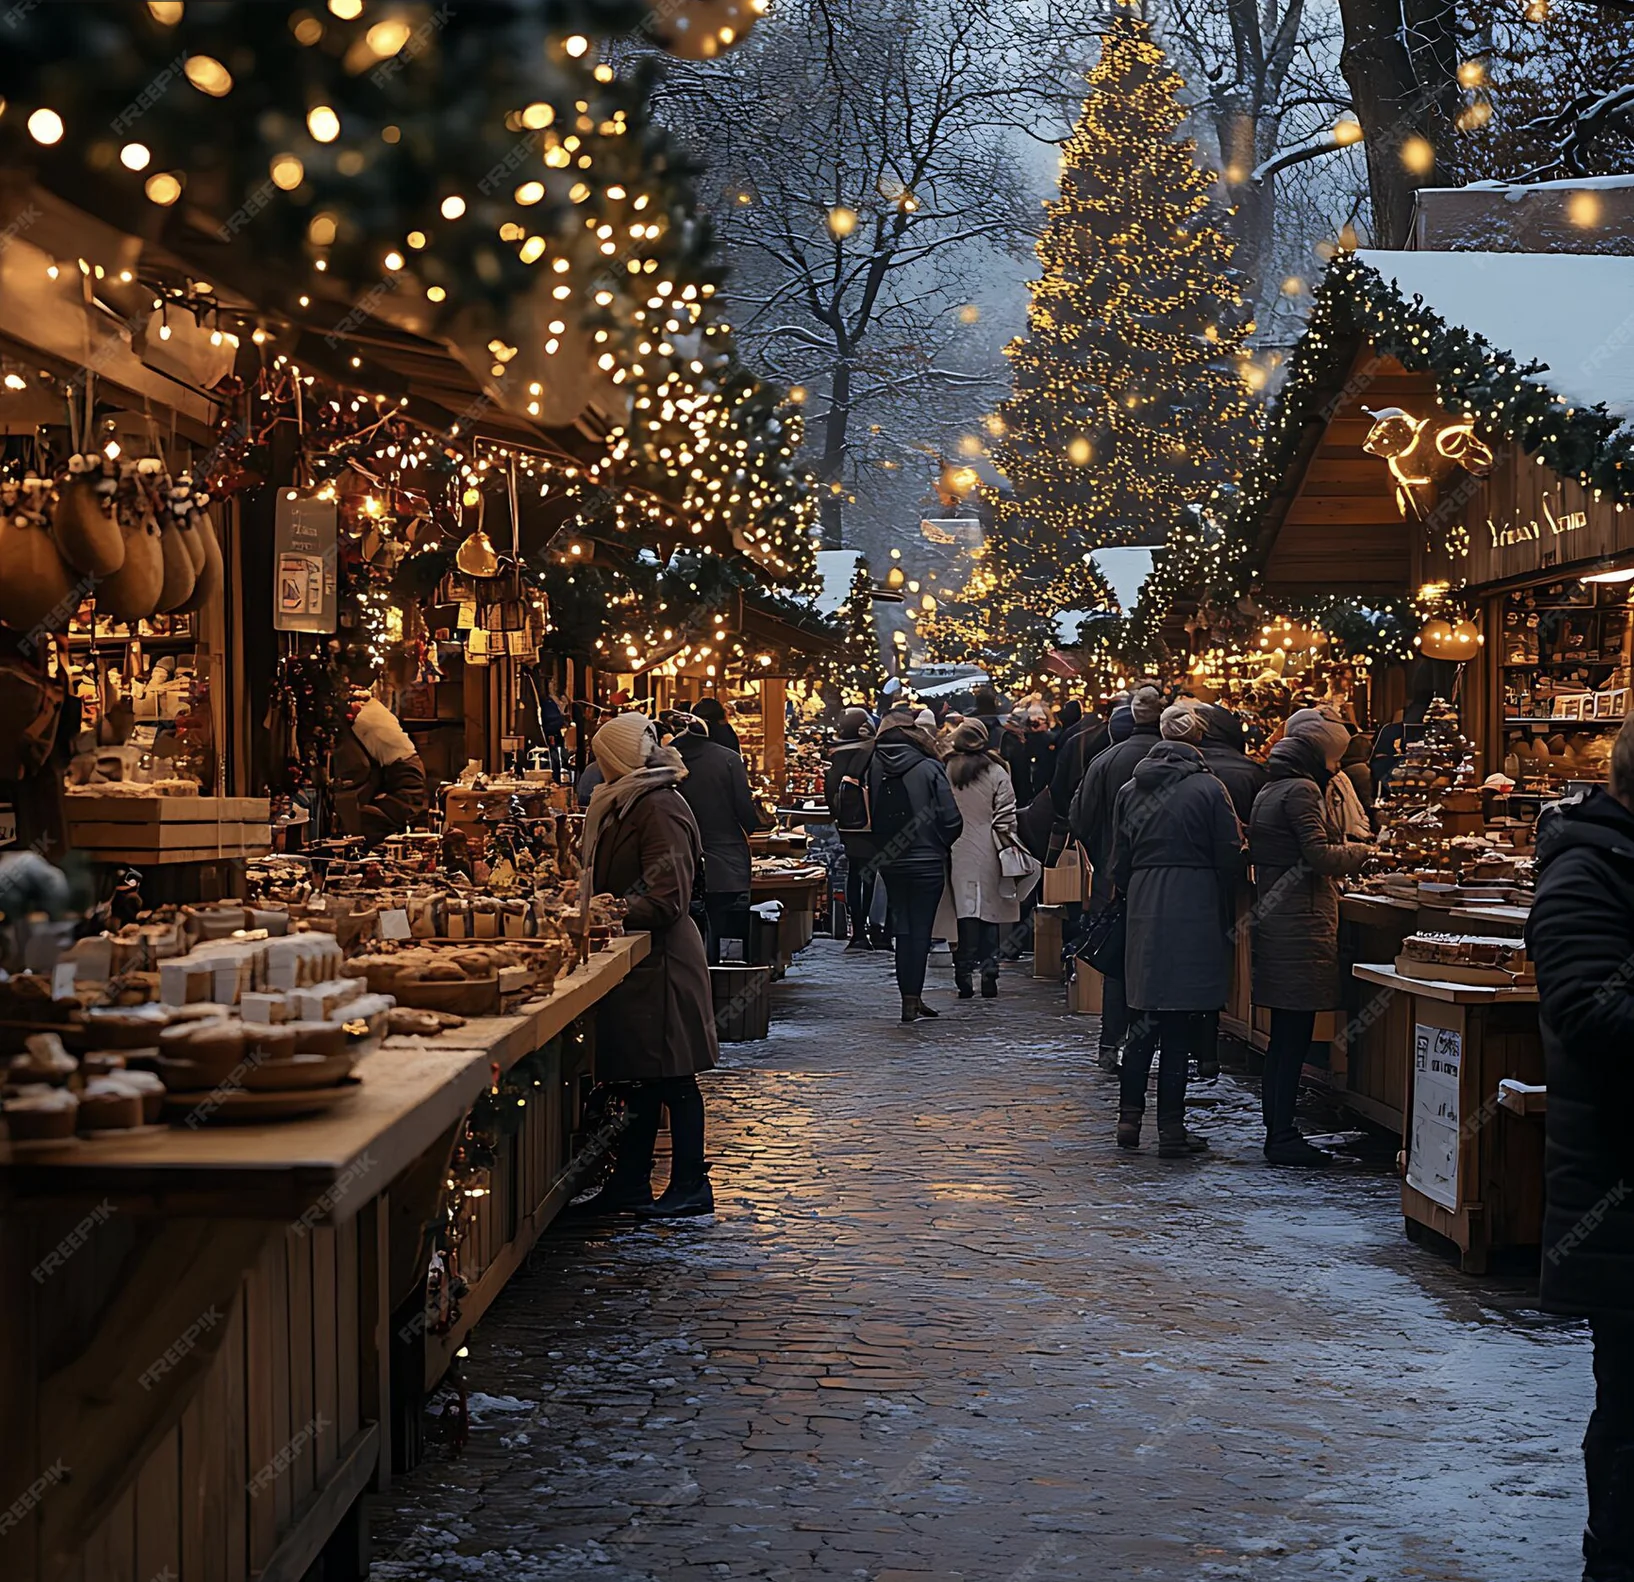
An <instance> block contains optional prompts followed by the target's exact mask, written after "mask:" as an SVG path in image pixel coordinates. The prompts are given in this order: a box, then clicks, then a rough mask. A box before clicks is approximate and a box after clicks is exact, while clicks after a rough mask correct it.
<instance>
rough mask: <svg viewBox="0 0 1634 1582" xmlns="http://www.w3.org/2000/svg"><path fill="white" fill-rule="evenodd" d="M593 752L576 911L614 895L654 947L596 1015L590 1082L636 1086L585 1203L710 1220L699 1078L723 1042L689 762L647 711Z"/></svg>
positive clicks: (612, 728)
mask: <svg viewBox="0 0 1634 1582" xmlns="http://www.w3.org/2000/svg"><path fill="white" fill-rule="evenodd" d="M591 749H592V751H594V753H595V755H596V762H597V763H599V764H600V765H601V769H602V774H603V776H604V777H605V778H604V779H603V782H602V784H601V785H599V786H597V787H596V789H595V792H594V793H593V794H592V796H591V799H590V811H589V813H588V814H586V816H585V830H584V863H585V870H586V871H585V873H584V874H583V875H582V876H581V880H580V884H581V895H582V898H583V905H584V906H585V907H588V905H589V901H590V897H591V895H592V894H606V895H615V896H621V897H622V898H623V899H624V900H625V902H626V903H627V904H628V907H629V910H628V912H627V913H626V915H625V919H624V921H625V925H626V926H627V927H628V928H630V929H639V930H643V931H645V932H646V933H648V934H650V935H651V948H650V949H649V951H648V954H647V957H646V959H645V960H643V961H639V962H637V963H636V964H635V965H634V966H633V967H631V968H630V971H629V973H628V975H627V976H626V977H625V978H624V980H623V982H621V983H619V984H618V985H617V986H616V987H615V988H613V989H612V990H611V992H609V994H608V995H607V997H606V998H605V999H604V1000H602V1002H601V1003H600V1005H599V1006H598V1007H597V1014H596V1076H597V1077H598V1079H599V1080H601V1081H603V1082H614V1083H629V1084H633V1086H632V1087H631V1089H630V1096H629V1105H630V1112H631V1117H632V1119H631V1123H630V1125H629V1126H628V1128H626V1130H625V1131H624V1133H623V1135H622V1136H621V1137H620V1139H619V1142H618V1154H617V1160H616V1163H615V1165H614V1167H613V1176H612V1180H611V1181H609V1183H608V1184H607V1185H606V1186H605V1187H604V1188H603V1189H602V1190H601V1192H599V1193H598V1194H597V1195H596V1197H595V1198H593V1199H592V1200H591V1201H590V1203H589V1204H587V1205H585V1207H586V1209H588V1210H590V1211H592V1212H616V1211H619V1210H629V1209H633V1210H634V1211H635V1212H636V1213H637V1214H641V1215H644V1216H647V1217H655V1218H660V1219H671V1218H680V1217H682V1216H686V1215H694V1214H708V1213H710V1212H712V1211H713V1209H714V1206H715V1199H714V1194H713V1192H712V1191H711V1189H710V1185H709V1175H708V1168H707V1166H706V1164H705V1162H704V1101H703V1095H702V1094H701V1093H700V1092H699V1091H698V1073H699V1072H700V1071H708V1070H710V1069H711V1068H712V1067H713V1066H714V1064H715V1062H716V1060H717V1059H718V1058H719V1054H720V1046H719V1044H718V1043H717V1041H716V1035H715V1008H714V1001H713V996H712V994H711V991H710V983H709V963H708V961H707V960H706V959H705V956H704V941H703V936H702V935H701V934H700V933H699V932H698V929H697V925H696V924H695V923H694V922H693V921H692V918H691V916H690V915H689V908H690V905H691V901H692V886H693V880H694V877H695V875H696V874H697V871H698V864H699V862H700V860H701V859H702V856H703V842H702V839H701V838H700V836H699V834H698V825H697V821H696V820H695V819H694V818H693V816H692V809H691V808H689V807H688V806H687V804H686V798H685V797H684V796H682V795H681V791H680V782H681V781H682V780H683V779H685V777H686V772H687V771H686V766H685V765H684V764H683V763H682V762H681V759H680V756H679V755H678V754H677V753H676V752H675V751H674V750H673V749H672V748H669V747H664V746H661V745H660V744H659V740H658V733H657V730H656V728H655V726H654V725H653V722H652V721H651V720H649V719H647V718H646V716H645V715H642V714H619V715H615V716H614V717H613V718H612V719H610V720H609V721H608V722H607V723H606V724H605V725H603V726H602V728H601V729H600V730H599V731H597V732H596V735H595V738H594V740H593V741H592V743H591ZM586 881H589V882H586ZM666 1107H667V1108H668V1110H669V1114H670V1139H671V1143H672V1145H673V1162H672V1165H671V1171H670V1183H669V1187H668V1188H667V1190H666V1191H665V1193H664V1195H663V1196H662V1197H661V1198H660V1199H659V1200H658V1201H657V1202H656V1203H654V1202H653V1200H652V1185H651V1182H650V1179H649V1178H650V1177H651V1175H652V1162H653V1144H654V1142H655V1140H656V1138H657V1136H658V1119H659V1112H660V1110H661V1109H664V1108H666Z"/></svg>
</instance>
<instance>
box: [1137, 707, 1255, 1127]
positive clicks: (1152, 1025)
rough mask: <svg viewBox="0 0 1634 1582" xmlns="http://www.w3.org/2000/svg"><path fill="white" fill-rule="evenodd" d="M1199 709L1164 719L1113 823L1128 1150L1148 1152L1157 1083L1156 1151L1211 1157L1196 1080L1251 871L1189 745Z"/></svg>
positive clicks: (1238, 833)
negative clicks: (1120, 899)
mask: <svg viewBox="0 0 1634 1582" xmlns="http://www.w3.org/2000/svg"><path fill="white" fill-rule="evenodd" d="M1196 728H1197V727H1196V721H1195V716H1193V715H1192V713H1191V711H1190V710H1189V709H1185V708H1179V707H1176V708H1171V709H1169V710H1167V711H1166V712H1165V714H1164V716H1163V733H1164V737H1165V739H1164V740H1163V741H1162V742H1160V743H1159V744H1158V745H1157V746H1156V747H1154V748H1152V750H1151V751H1150V752H1149V753H1148V754H1147V755H1146V757H1145V758H1143V759H1142V760H1141V761H1140V763H1138V764H1137V765H1136V766H1135V770H1134V773H1133V774H1132V775H1131V777H1130V780H1129V784H1128V785H1126V786H1125V787H1124V788H1123V789H1122V790H1121V791H1120V792H1119V793H1118V800H1117V803H1116V806H1115V809H1114V816H1113V850H1112V883H1113V884H1114V886H1115V887H1116V888H1117V891H1118V893H1119V894H1121V895H1123V896H1124V897H1125V907H1126V922H1127V929H1128V940H1127V944H1126V946H1125V949H1124V982H1123V987H1124V995H1125V997H1126V999H1127V1001H1128V1004H1129V1012H1130V1018H1131V1024H1130V1032H1129V1045H1128V1048H1127V1049H1126V1050H1125V1051H1124V1057H1123V1077H1122V1083H1121V1091H1120V1095H1119V1108H1118V1146H1119V1147H1120V1148H1137V1147H1139V1146H1140V1123H1141V1117H1142V1115H1143V1114H1144V1112H1145V1109H1146V1084H1147V1081H1148V1079H1149V1078H1150V1076H1151V1071H1152V1057H1153V1055H1154V1054H1155V1053H1156V1052H1157V1048H1158V1044H1159V1042H1160V1041H1161V1044H1162V1062H1161V1064H1160V1066H1159V1068H1158V1079H1157V1084H1158V1085H1157V1133H1158V1152H1159V1154H1160V1155H1161V1156H1162V1157H1163V1158H1165V1159H1175V1158H1180V1157H1183V1156H1184V1155H1186V1154H1192V1153H1202V1152H1204V1151H1205V1150H1206V1149H1207V1147H1208V1144H1207V1143H1206V1142H1204V1141H1203V1139H1202V1138H1200V1137H1194V1136H1193V1135H1191V1134H1190V1133H1188V1132H1187V1130H1186V1125H1185V1119H1186V1071H1187V1064H1188V1062H1189V1060H1190V1056H1191V1052H1192V1046H1193V1044H1194V1042H1195V1040H1196V1025H1195V1024H1196V1023H1197V1021H1198V1019H1199V1018H1200V1017H1207V1016H1208V1015H1209V1014H1210V1013H1218V1011H1219V1010H1220V1008H1221V1007H1222V1006H1223V1005H1224V1004H1225V1003H1226V995H1227V993H1228V991H1229V988H1230V982H1231V949H1230V946H1229V944H1228V943H1227V939H1226V934H1227V929H1228V928H1229V916H1230V914H1229V910H1228V905H1229V901H1230V898H1231V890H1232V882H1233V880H1234V879H1235V876H1236V874H1237V873H1238V872H1239V871H1240V869H1241V867H1242V828H1241V826H1240V825H1239V824H1238V823H1237V815H1236V814H1235V813H1233V812H1232V810H1231V798H1230V797H1229V796H1228V795H1227V794H1226V789H1225V787H1224V786H1223V785H1222V784H1221V783H1220V782H1219V781H1218V780H1217V779H1215V777H1214V776H1213V775H1212V774H1210V773H1209V770H1208V765H1207V764H1206V763H1204V761H1203V755H1202V753H1200V752H1199V751H1198V750H1197V748H1196V747H1195V746H1194V745H1193V744H1192V743H1190V742H1188V741H1186V740H1184V737H1185V735H1186V734H1188V733H1192V732H1195V730H1196Z"/></svg>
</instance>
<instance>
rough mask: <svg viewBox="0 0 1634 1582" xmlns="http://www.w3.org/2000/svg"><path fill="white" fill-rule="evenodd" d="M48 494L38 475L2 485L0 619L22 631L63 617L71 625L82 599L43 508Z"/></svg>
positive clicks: (33, 630) (37, 627) (37, 628)
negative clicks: (18, 482)
mask: <svg viewBox="0 0 1634 1582" xmlns="http://www.w3.org/2000/svg"><path fill="white" fill-rule="evenodd" d="M30 482H34V483H35V484H36V487H34V488H30V487H29V486H28V485H29V483H30ZM44 493H45V491H44V488H43V486H42V485H40V484H39V480H25V481H24V482H23V483H21V484H14V483H6V484H4V485H0V621H4V622H5V624H6V625H7V626H9V627H11V628H12V629H13V630H14V631H19V632H35V631H38V630H39V629H40V628H41V626H42V625H48V624H52V623H53V621H54V620H56V619H59V618H60V623H61V625H63V626H66V625H67V624H68V617H69V616H70V615H71V614H72V613H73V605H74V604H75V603H77V602H78V600H77V598H76V597H75V595H74V592H73V587H74V584H73V581H72V578H71V576H70V574H69V570H68V567H67V566H66V565H65V564H64V563H63V558H62V556H61V555H60V554H59V553H58V552H57V545H56V542H55V540H54V539H53V538H52V536H51V532H50V528H49V526H48V525H47V520H46V515H45V512H44V510H43V509H42V506H43V496H44Z"/></svg>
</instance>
